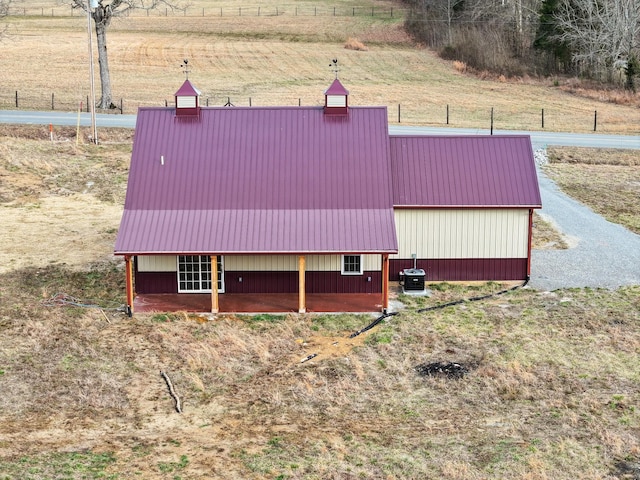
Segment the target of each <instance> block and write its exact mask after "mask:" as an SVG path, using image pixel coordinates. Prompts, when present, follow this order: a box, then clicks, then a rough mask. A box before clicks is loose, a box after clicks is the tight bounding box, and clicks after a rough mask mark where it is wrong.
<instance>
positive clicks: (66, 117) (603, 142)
mask: <svg viewBox="0 0 640 480" xmlns="http://www.w3.org/2000/svg"><path fill="white" fill-rule="evenodd" d="M0 123H16V124H32V125H49V124H53V125H66V126H69V125H72V126H76V125H77V123H78V114H77V113H73V112H36V111H23V110H0ZM96 124H97V126H98V127H121V128H134V127H135V125H136V116H135V115H117V114H98V115H96ZM80 125H81V126H85V127H86V126H90V125H91V115H89V114H88V113H81V114H80ZM389 133H391V134H392V135H488V134H489V133H490V132H489V131H488V130H482V129H474V128H448V127H409V126H403V125H389ZM493 133H494V134H495V135H503V134H511V135H530V136H531V141H532V142H533V145H534V148H539V147H545V146H547V145H559V146H581V147H601V148H636V149H640V136H632V135H601V134H595V133H562V132H525V131H512V130H494V132H493ZM98 136H100V132H98Z"/></svg>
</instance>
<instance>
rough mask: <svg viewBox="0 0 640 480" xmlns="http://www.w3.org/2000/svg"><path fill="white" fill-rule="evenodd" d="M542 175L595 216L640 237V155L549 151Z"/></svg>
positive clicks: (620, 151)
mask: <svg viewBox="0 0 640 480" xmlns="http://www.w3.org/2000/svg"><path fill="white" fill-rule="evenodd" d="M549 161H550V163H549V164H548V165H547V166H546V167H545V172H546V173H547V174H548V175H549V176H550V177H551V178H552V179H553V180H554V181H556V183H558V185H559V186H560V188H562V189H563V190H564V191H565V192H566V193H567V194H569V195H571V196H572V197H574V198H576V199H577V200H579V201H581V202H582V203H584V204H585V205H587V206H589V207H590V208H591V209H593V210H594V211H595V212H597V213H599V214H600V215H602V216H604V217H605V218H607V219H608V220H610V221H611V222H614V223H619V224H621V225H624V226H625V227H627V228H628V229H629V230H631V231H633V232H635V233H640V168H638V167H640V152H638V151H636V150H615V149H609V150H607V149H585V148H568V147H563V148H550V149H549Z"/></svg>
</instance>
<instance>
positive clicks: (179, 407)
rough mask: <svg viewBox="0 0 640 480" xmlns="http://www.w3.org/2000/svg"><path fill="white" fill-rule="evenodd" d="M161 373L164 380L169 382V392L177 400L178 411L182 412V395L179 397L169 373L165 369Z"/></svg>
mask: <svg viewBox="0 0 640 480" xmlns="http://www.w3.org/2000/svg"><path fill="white" fill-rule="evenodd" d="M160 375H162V378H164V381H165V382H167V387H169V394H171V397H172V398H173V400H174V401H175V402H176V412H178V413H182V407H181V406H180V397H178V395H177V394H176V391H175V390H174V389H173V383H171V379H170V378H169V375H167V374H166V373H164V372H163V371H160Z"/></svg>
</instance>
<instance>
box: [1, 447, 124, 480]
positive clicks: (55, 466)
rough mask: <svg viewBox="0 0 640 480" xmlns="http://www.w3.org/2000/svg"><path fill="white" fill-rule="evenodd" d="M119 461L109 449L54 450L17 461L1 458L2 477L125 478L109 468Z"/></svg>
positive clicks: (24, 479)
mask: <svg viewBox="0 0 640 480" xmlns="http://www.w3.org/2000/svg"><path fill="white" fill-rule="evenodd" d="M115 461H116V458H115V456H114V455H113V454H112V453H109V452H106V453H95V452H71V453H50V454H42V455H34V456H26V457H21V458H19V459H16V460H13V461H6V460H4V461H3V460H0V479H2V480H42V479H65V480H90V479H101V480H116V479H120V478H122V477H120V476H119V475H118V474H115V473H109V472H108V467H109V466H110V465H112V464H113V463H115Z"/></svg>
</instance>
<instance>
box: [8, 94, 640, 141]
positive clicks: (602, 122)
mask: <svg viewBox="0 0 640 480" xmlns="http://www.w3.org/2000/svg"><path fill="white" fill-rule="evenodd" d="M269 101H270V99H268V98H267V97H264V98H263V97H258V98H257V97H248V98H237V97H236V98H234V97H229V96H222V95H217V96H202V97H201V98H200V105H201V106H203V107H273V106H299V107H301V106H321V105H322V104H321V103H318V102H316V103H310V102H306V103H305V102H304V101H303V100H302V99H301V98H291V99H290V102H284V104H278V105H273V104H272V103H273V102H272V101H271V103H269ZM114 103H115V105H116V108H114V109H111V110H109V111H102V110H101V111H99V113H112V114H114V115H119V114H128V115H134V114H136V113H137V111H138V108H139V107H174V106H175V99H174V98H173V97H172V98H170V99H169V98H167V99H161V100H158V101H157V102H140V101H134V100H127V99H125V98H120V99H118V100H115V99H114ZM89 105H90V104H89V97H88V96H86V97H83V98H78V96H77V95H76V96H70V95H64V94H56V93H50V94H47V93H38V94H33V93H30V94H21V93H20V91H18V90H13V91H7V90H3V89H0V109H2V110H37V111H61V112H78V111H81V112H89V111H90V107H89ZM386 107H387V112H388V119H389V124H391V125H398V124H406V125H430V126H440V125H441V126H451V127H458V128H480V129H485V130H490V131H491V132H492V131H493V130H494V129H499V130H548V131H557V132H561V131H575V132H596V131H597V132H604V133H627V134H640V129H638V128H635V131H629V120H628V118H625V117H624V112H621V113H619V114H618V113H615V111H613V113H612V111H607V112H600V113H599V112H598V111H597V110H585V109H584V108H583V109H575V108H573V109H572V108H571V107H566V108H565V109H560V108H539V107H535V106H530V105H529V106H528V105H521V107H522V109H521V110H519V111H514V110H513V109H510V110H507V109H501V108H499V107H498V108H493V107H482V108H478V107H469V106H468V105H459V104H456V103H455V102H451V103H447V104H440V103H429V104H419V103H404V104H403V103H389V104H387V105H386Z"/></svg>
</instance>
